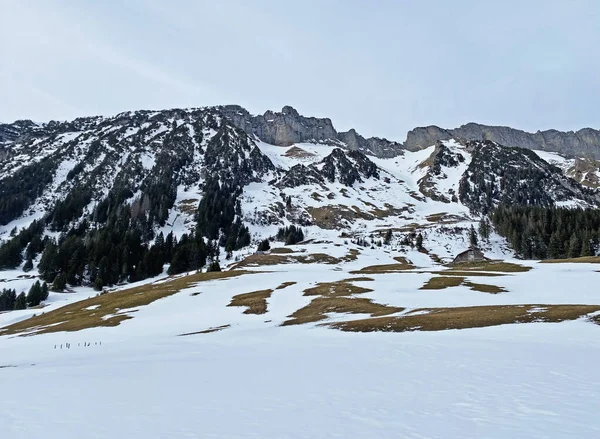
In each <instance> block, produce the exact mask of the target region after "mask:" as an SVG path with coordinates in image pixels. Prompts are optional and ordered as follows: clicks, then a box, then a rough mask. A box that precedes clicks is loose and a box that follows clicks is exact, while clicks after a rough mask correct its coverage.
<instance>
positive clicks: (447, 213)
mask: <svg viewBox="0 0 600 439" xmlns="http://www.w3.org/2000/svg"><path fill="white" fill-rule="evenodd" d="M237 108H238V107H235V108H234V107H207V108H198V109H174V110H164V111H136V112H126V113H121V114H118V115H116V116H114V117H87V118H79V119H75V120H74V121H70V122H50V123H48V124H34V123H29V122H23V121H20V122H16V123H15V124H13V125H14V126H8V125H3V126H2V132H3V133H5V134H3V139H4V140H3V142H4V151H6V152H5V154H4V155H3V156H1V157H0V240H1V241H3V242H5V243H8V242H11V240H12V241H15V239H16V241H18V242H16V243H14V245H13V247H12V248H10V249H9V250H11V251H8V252H6V253H8V254H9V256H10V258H8V259H9V262H5V263H4V266H5V268H18V267H19V266H21V267H22V266H23V264H25V263H27V264H28V265H33V268H39V266H40V263H42V265H44V263H43V262H42V261H41V260H40V257H41V256H43V255H42V250H43V249H45V248H46V247H47V243H48V239H51V240H52V239H53V240H55V241H57V244H59V245H60V243H61V242H63V241H64V240H65V238H67V237H72V240H73V242H74V244H72V245H71V247H69V249H68V250H69V251H74V250H73V249H74V248H79V251H80V252H81V253H82V254H83V253H85V252H88V251H91V250H90V248H91V247H93V253H94V255H96V256H94V258H93V259H94V260H92V256H89V258H84V259H85V260H84V262H82V263H81V264H78V267H77V269H76V270H75V271H73V272H71V273H70V275H69V279H70V282H76V284H84V285H85V284H87V285H90V284H91V283H93V282H94V279H96V278H97V276H99V275H98V274H97V273H103V272H106V271H107V270H108V269H102V268H101V266H102V264H103V262H102V256H101V254H102V252H105V253H106V255H108V256H107V257H108V260H111V259H115V257H116V255H117V254H120V253H122V255H121V256H119V258H117V259H118V262H115V263H114V267H113V268H111V269H110V270H108V272H110V273H108V274H105V275H104V276H103V277H107V276H108V277H109V278H110V279H111V280H110V281H108V285H111V284H112V282H115V281H116V280H117V279H118V280H130V281H132V280H139V279H141V278H144V277H146V276H148V275H150V274H153V273H158V272H160V267H159V266H156V267H154V268H153V269H149V268H147V267H146V266H147V265H152V262H151V259H152V258H151V257H150V256H149V255H150V254H152V252H151V250H152V249H151V247H152V246H153V245H154V244H156V242H157V241H156V240H157V239H159V242H160V243H161V245H162V240H163V239H164V237H166V236H167V235H171V236H172V238H173V239H175V240H180V239H182V238H185V236H184V235H187V236H188V237H189V236H191V235H194V234H196V235H197V240H196V244H197V245H199V246H200V247H203V246H204V245H207V246H208V247H207V249H206V250H204V249H203V248H200V249H199V250H198V249H196V248H192V249H187V250H186V252H187V253H186V255H187V256H185V257H186V258H188V257H195V256H193V255H195V254H196V252H197V251H200V252H201V253H202V254H204V253H206V254H207V255H208V258H209V259H211V258H214V257H218V258H220V259H221V262H222V263H224V264H228V263H229V262H230V261H231V259H226V260H225V259H224V258H225V257H227V258H232V257H233V258H239V257H241V256H240V253H239V252H240V250H241V249H242V248H246V247H248V246H249V245H250V246H254V245H256V244H258V243H259V242H260V241H261V240H263V239H266V238H272V237H273V236H274V235H275V234H276V233H277V231H278V230H279V229H280V228H282V227H287V226H291V225H296V226H300V227H302V228H303V229H305V231H306V238H308V239H312V240H327V241H329V242H336V243H338V244H340V245H348V242H349V241H350V240H352V241H355V242H358V241H360V242H363V243H365V242H367V243H369V244H370V245H380V243H381V242H382V241H383V238H384V236H385V234H387V233H388V231H391V232H392V234H393V238H392V240H391V242H389V243H388V244H389V245H396V244H398V243H400V242H404V243H406V242H414V240H415V239H416V238H415V237H416V235H418V234H421V235H422V236H423V238H424V248H425V249H427V250H428V251H430V252H432V253H433V254H434V255H435V257H436V258H441V259H442V260H449V259H452V258H453V256H454V255H455V254H456V253H458V252H460V251H462V250H464V249H465V248H467V247H468V246H469V230H470V228H471V226H473V225H475V226H476V225H477V222H478V221H479V219H480V218H481V215H482V214H486V213H488V212H489V211H490V210H491V209H492V208H493V207H494V206H497V205H499V204H501V203H521V204H527V205H543V206H548V205H561V206H562V205H564V206H596V205H597V204H598V196H597V194H596V193H595V192H594V191H593V190H592V189H588V188H584V187H583V186H581V184H579V183H578V182H576V181H574V180H573V179H571V178H570V177H568V176H565V175H563V173H562V171H561V170H560V169H559V168H557V167H556V166H554V165H552V164H549V163H548V162H546V161H544V160H543V159H542V158H539V157H538V156H537V155H535V154H534V153H532V152H531V151H528V150H524V149H519V148H506V147H503V146H501V145H498V144H496V143H493V142H490V141H468V142H465V141H462V140H458V139H449V140H444V141H438V142H437V143H436V144H435V145H432V146H430V147H428V148H424V149H421V150H417V151H400V150H397V151H396V153H395V154H393V155H392V154H388V153H381V151H379V150H375V149H369V148H363V147H358V146H357V144H351V143H346V142H344V140H343V139H344V138H345V136H346V134H344V135H340V133H338V132H337V131H335V130H334V129H333V126H332V125H331V121H329V120H328V119H327V120H325V119H323V120H321V119H315V118H304V117H303V116H299V115H298V114H297V112H296V111H295V110H293V109H291V107H286V108H284V110H283V111H282V112H281V113H275V112H270V113H269V114H267V116H268V117H267V116H265V117H262V116H261V117H259V118H250V119H248V117H249V116H248V115H247V114H246V113H247V112H244V111H245V110H244V111H238V112H234V113H232V111H233V110H234V109H237ZM292 110H293V111H292ZM236 111H237V110H236ZM232 114H235V117H234V116H232ZM271 121H274V122H273V123H276V125H277V126H278V127H279V128H278V129H275V130H274V131H273V129H274V128H273V127H272V126H271V125H268V124H270V123H272V122H271ZM242 122H243V123H244V124H246V122H248V124H246V125H251V128H250V127H246V129H241V128H240V126H241V125H242ZM265 124H267V125H265ZM286 127H287V128H286ZM278 130H283V131H278ZM304 130H307V131H304ZM279 132H283V133H284V134H282V135H281V136H279V135H278V134H277V133H279ZM6 133H8V134H6ZM260 135H262V136H263V137H265V138H267V139H269V140H271V141H272V142H275V143H276V144H275V143H269V142H267V141H266V140H265V139H263V138H260V137H259V136H260ZM311 136H312V137H311ZM315 136H316V137H315ZM296 138H300V139H302V138H309V139H312V140H311V141H303V142H291V141H290V139H292V140H293V139H296ZM373 142H374V140H373ZM359 146H360V145H359ZM363 146H364V144H363ZM365 153H368V155H366V154H365ZM390 155H391V156H390ZM215 182H216V184H217V186H215ZM219 185H221V189H220V190H219V191H216V190H215V187H216V188H218V187H219ZM219 197H221V198H223V197H225V198H226V201H219V199H220V198H219ZM199 209H201V210H202V211H203V220H202V221H200V220H199V216H198V212H199ZM34 221H37V223H34ZM40 224H41V225H40ZM28 227H34V228H35V229H36V230H39V229H40V227H41V229H43V233H42V235H41V236H40V239H39V240H37V241H36V242H37V245H36V246H35V247H34V248H32V247H33V246H30V245H29V241H28V240H27V239H31V238H27V236H29V235H31V234H32V233H33V232H28V233H26V234H25V237H21V236H17V238H13V236H12V235H14V234H15V233H19V232H21V231H24V230H26V229H27V228H28ZM244 227H247V229H248V232H247V233H246V232H245V230H246V229H245V228H244ZM132 233H133V235H132ZM126 235H127V236H126ZM159 235H160V236H159ZM108 237H110V239H111V241H112V242H113V245H114V247H115V248H113V249H112V250H110V252H109V250H108V249H104V248H103V246H102V245H100V241H101V240H103V239H107V238H108ZM201 239H202V240H203V241H202V242H200V240H201ZM119 240H126V241H127V244H126V246H127V248H126V249H123V248H121V245H120V244H119ZM90 243H91V244H90ZM169 245H170V244H169ZM480 245H481V246H482V248H483V249H484V251H486V252H487V253H488V254H489V255H490V256H491V255H496V256H500V257H503V256H506V255H508V254H510V249H509V248H508V247H507V245H506V243H505V241H504V240H503V239H502V238H500V237H499V236H497V235H495V234H494V233H492V235H491V237H490V238H489V239H488V240H486V241H485V242H482V243H480ZM90 246H91V247H90ZM132 246H133V248H135V250H132ZM250 248H252V247H250ZM25 250H27V252H25ZM148 250H150V253H148V255H146V253H147V252H148ZM66 251H67V250H65V252H66ZM182 251H183V250H182ZM248 251H250V250H244V251H243V252H242V253H244V252H245V253H247V252H248ZM127 253H128V254H129V255H130V256H131V254H132V253H133V254H134V255H137V256H135V258H134V260H131V257H130V256H126V254H127ZM234 253H235V254H234ZM111 255H112V256H111ZM190 255H192V256H190ZM236 255H237V256H236ZM173 256H174V255H173V254H171V253H169V252H168V255H167V256H165V257H166V259H165V260H164V263H166V264H167V267H168V264H169V263H170V262H171V261H170V258H171V257H173ZM64 257H66V256H64ZM144 258H146V259H147V260H146V262H145V263H144V266H141V265H140V264H141V262H143V261H142V260H145V259H144ZM15 261H16V262H15ZM159 261H162V259H160V258H159ZM199 261H200V262H199V263H200V264H203V263H204V262H205V258H204V256H202V257H200V259H199ZM160 263H161V262H158V264H159V265H160ZM2 264H3V261H2V258H1V257H0V266H2ZM104 266H106V262H104ZM120 267H121V268H120ZM184 268H185V265H184V266H182V268H180V269H184ZM46 271H47V274H46V275H45V276H46V278H48V279H50V280H51V277H52V276H54V275H55V274H56V273H60V269H56V270H46ZM102 283H103V284H107V281H106V280H105V279H102ZM100 284H101V283H100V282H99V283H98V285H100Z"/></svg>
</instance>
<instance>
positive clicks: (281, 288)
mask: <svg viewBox="0 0 600 439" xmlns="http://www.w3.org/2000/svg"><path fill="white" fill-rule="evenodd" d="M296 283H297V282H284V283H282V284H281V285H279V286H278V287H277V288H275V289H276V290H283V289H284V288H287V287H290V286H292V285H296Z"/></svg>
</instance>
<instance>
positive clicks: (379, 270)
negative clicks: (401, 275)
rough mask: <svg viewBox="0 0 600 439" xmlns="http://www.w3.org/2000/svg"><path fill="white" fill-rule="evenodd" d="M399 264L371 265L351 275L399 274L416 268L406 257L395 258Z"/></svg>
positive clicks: (352, 272)
mask: <svg viewBox="0 0 600 439" xmlns="http://www.w3.org/2000/svg"><path fill="white" fill-rule="evenodd" d="M394 260H396V261H397V262H398V263H397V264H382V265H369V266H367V267H363V268H361V269H360V270H355V271H351V272H350V274H385V273H397V272H399V271H406V270H412V269H414V268H416V267H415V266H414V265H413V264H412V263H411V262H410V261H409V260H408V259H406V258H405V257H404V256H396V257H395V258H394Z"/></svg>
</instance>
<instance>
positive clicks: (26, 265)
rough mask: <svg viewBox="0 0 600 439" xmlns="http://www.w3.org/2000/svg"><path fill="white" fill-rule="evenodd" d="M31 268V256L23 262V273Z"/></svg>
mask: <svg viewBox="0 0 600 439" xmlns="http://www.w3.org/2000/svg"><path fill="white" fill-rule="evenodd" d="M31 270H33V261H32V260H31V258H28V259H27V260H26V261H25V263H24V264H23V271H24V272H25V273H27V272H28V271H31Z"/></svg>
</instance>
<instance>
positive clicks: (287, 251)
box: [269, 247, 294, 255]
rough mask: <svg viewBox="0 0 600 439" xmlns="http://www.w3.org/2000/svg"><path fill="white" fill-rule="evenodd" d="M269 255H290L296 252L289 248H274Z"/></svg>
mask: <svg viewBox="0 0 600 439" xmlns="http://www.w3.org/2000/svg"><path fill="white" fill-rule="evenodd" d="M269 253H271V254H273V255H289V254H290V253H294V250H292V249H291V248H287V247H277V248H273V249H271V250H270V251H269Z"/></svg>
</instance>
